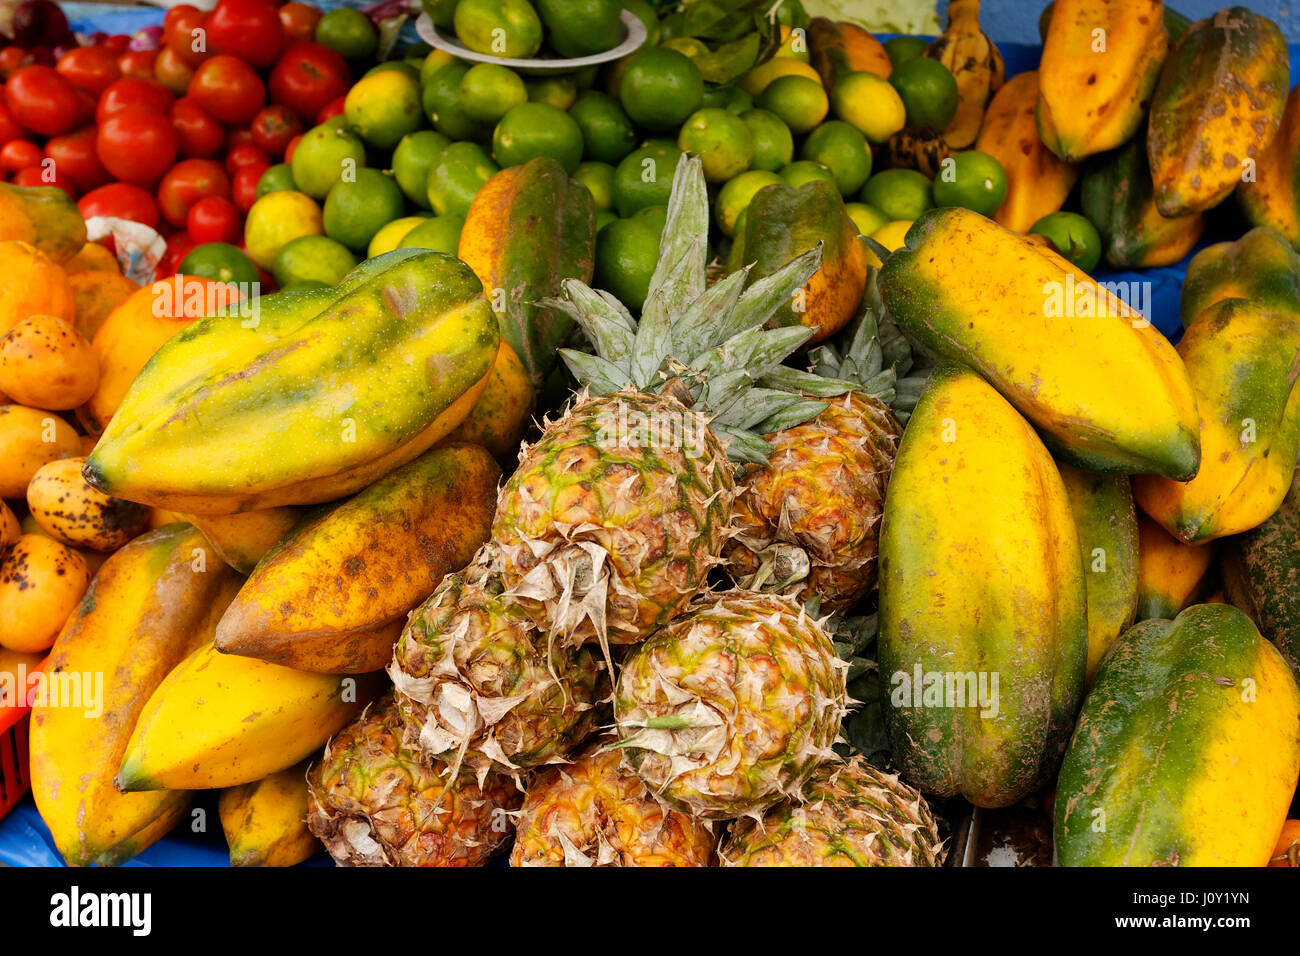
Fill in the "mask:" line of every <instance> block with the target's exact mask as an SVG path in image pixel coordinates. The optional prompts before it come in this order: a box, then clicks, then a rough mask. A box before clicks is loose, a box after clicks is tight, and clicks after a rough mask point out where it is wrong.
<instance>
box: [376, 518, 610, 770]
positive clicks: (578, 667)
mask: <svg viewBox="0 0 1300 956" xmlns="http://www.w3.org/2000/svg"><path fill="white" fill-rule="evenodd" d="M495 557H496V550H495V547H494V545H492V544H491V543H490V542H489V543H488V544H486V545H484V546H483V547H482V548H481V549H480V550H479V553H478V555H476V556H475V559H474V561H473V562H472V563H471V564H470V566H469V567H468V568H466V569H465V570H464V571H461V572H460V573H458V574H451V575H448V576H447V577H445V578H443V580H442V583H441V584H439V586H438V588H437V590H435V591H434V593H433V595H432V596H431V597H430V598H429V599H428V600H427V601H425V602H424V604H423V605H421V606H420V607H419V608H417V609H416V610H415V611H414V612H413V613H412V614H411V617H410V620H409V622H408V623H407V625H406V628H405V630H403V632H402V636H401V637H400V638H399V639H398V642H397V646H396V648H395V650H394V654H393V663H392V665H391V666H390V667H389V674H390V675H391V676H392V678H393V684H394V686H395V687H396V688H397V692H398V693H397V702H398V709H399V712H400V713H401V715H402V720H403V722H404V723H405V724H406V727H407V731H408V741H407V742H408V743H410V744H412V745H413V746H414V745H418V746H419V747H420V748H422V749H423V750H424V752H425V753H426V754H427V755H428V756H430V757H433V758H435V759H438V760H441V761H443V762H445V763H449V764H451V765H452V767H453V771H455V770H459V768H460V766H461V764H462V763H464V764H465V765H467V766H470V767H472V768H474V769H476V770H478V771H480V772H483V771H486V770H488V769H489V768H492V767H494V766H495V767H496V768H497V769H499V770H507V771H517V770H519V769H521V768H527V767H535V766H537V765H539V764H543V763H548V762H551V761H557V760H562V759H563V758H564V756H565V755H566V754H567V753H568V752H569V750H571V749H573V748H574V747H576V746H577V745H578V744H579V743H581V742H582V739H583V738H584V737H586V736H587V735H588V734H590V733H591V731H592V730H594V729H595V726H596V721H597V715H598V711H597V709H596V703H597V701H599V700H601V699H602V698H603V697H605V696H606V695H607V693H608V689H609V680H608V678H607V677H606V675H605V673H604V668H605V665H604V664H603V663H602V662H600V661H598V659H597V657H596V656H595V655H593V654H592V652H591V650H590V648H586V647H582V648H577V649H571V648H561V647H559V646H554V647H551V648H549V649H548V646H547V641H546V637H545V635H543V634H541V633H540V632H539V631H537V630H536V628H534V627H533V625H532V622H531V621H530V620H529V618H528V616H527V615H526V614H525V613H524V611H523V609H522V608H520V607H519V605H518V604H517V603H515V602H514V601H513V600H512V599H511V598H510V596H509V595H508V594H505V593H503V591H504V588H503V587H502V586H501V580H500V575H499V574H497V572H496V571H495V570H494V569H493V567H492V565H493V562H494V560H495ZM415 738H418V739H415Z"/></svg>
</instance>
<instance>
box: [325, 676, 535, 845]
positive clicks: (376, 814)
mask: <svg viewBox="0 0 1300 956" xmlns="http://www.w3.org/2000/svg"><path fill="white" fill-rule="evenodd" d="M402 733H403V727H402V721H401V718H400V717H399V716H398V713H397V705H396V702H395V701H394V700H393V696H392V695H391V694H389V695H386V696H385V697H384V698H381V700H379V701H378V702H376V703H375V704H373V705H372V706H371V707H368V708H367V709H366V711H365V712H363V713H362V715H361V716H360V717H358V718H357V719H356V720H355V721H353V722H352V723H351V724H349V725H348V726H347V727H345V728H344V729H343V730H341V731H340V732H339V733H338V735H337V736H336V737H335V738H334V739H333V740H332V741H330V743H329V745H328V746H327V747H326V748H325V754H324V756H323V757H322V758H321V760H320V761H319V762H318V763H317V764H316V765H315V766H313V767H312V768H311V770H310V771H309V773H308V775H307V787H308V799H307V826H308V828H309V829H310V830H311V832H312V833H314V834H315V835H316V836H317V837H319V838H320V840H321V841H322V842H323V843H324V844H325V848H326V849H327V850H329V852H330V855H331V856H332V857H334V859H335V861H336V862H337V863H338V864H339V865H341V866H482V865H483V864H484V863H485V862H487V860H488V859H489V858H491V856H492V855H493V854H494V853H495V852H496V851H497V850H498V849H500V848H501V847H502V845H503V844H504V843H505V841H506V839H507V838H508V837H509V836H510V831H511V829H512V825H511V818H510V814H511V813H512V812H513V811H514V810H515V809H516V808H517V807H518V806H519V803H520V801H521V799H522V794H520V793H519V790H518V788H517V787H516V786H515V783H514V781H513V780H512V779H511V778H510V777H508V776H505V775H503V774H498V773H488V774H486V775H485V779H484V780H483V781H482V782H481V783H480V782H479V781H477V780H476V779H475V776H474V774H473V773H471V772H470V771H469V770H468V768H467V769H465V770H463V771H460V772H458V773H451V772H450V771H449V770H448V768H447V767H446V766H442V765H438V764H430V763H428V762H427V761H426V760H425V758H424V757H423V756H422V755H421V754H420V753H419V751H417V750H412V749H410V748H408V747H406V746H405V745H404V744H403V743H402Z"/></svg>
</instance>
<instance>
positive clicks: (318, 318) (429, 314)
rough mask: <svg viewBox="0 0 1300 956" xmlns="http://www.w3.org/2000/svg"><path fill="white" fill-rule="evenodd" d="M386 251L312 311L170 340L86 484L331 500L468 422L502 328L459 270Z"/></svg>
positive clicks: (131, 492) (240, 500)
mask: <svg viewBox="0 0 1300 956" xmlns="http://www.w3.org/2000/svg"><path fill="white" fill-rule="evenodd" d="M408 251H409V250H408ZM389 255H390V256H394V257H395V258H394V259H391V260H389V262H390V263H394V264H391V265H389V266H388V267H386V268H385V267H384V266H383V265H379V266H373V267H372V274H369V275H367V276H365V277H364V278H362V279H360V280H353V281H351V282H346V283H345V285H346V286H347V288H346V289H345V291H344V292H343V294H342V295H341V296H339V297H338V298H336V299H334V300H333V301H332V302H330V303H329V304H327V305H326V306H325V307H324V308H323V309H322V310H321V311H319V312H318V313H317V314H315V315H312V316H310V317H308V318H305V319H303V318H302V316H301V315H299V314H298V313H297V311H296V308H295V307H288V306H286V307H284V308H283V311H284V312H285V313H286V316H281V317H280V318H279V319H278V320H275V321H270V322H268V316H267V314H266V313H267V312H268V305H267V304H265V303H263V304H262V305H261V306H260V309H259V310H258V311H257V312H256V313H255V314H254V315H252V316H250V317H249V318H247V319H246V320H245V321H246V322H247V323H249V324H252V325H253V326H254V327H253V328H251V329H247V330H244V334H240V335H236V336H233V337H232V340H231V341H230V342H229V343H228V344H217V343H214V328H213V326H216V327H218V328H221V329H229V328H230V326H231V323H232V319H231V317H230V316H229V315H223V316H219V317H216V318H214V319H205V320H201V321H200V322H198V323H195V327H196V328H197V329H198V331H197V332H196V333H194V334H192V335H191V334H182V335H177V336H175V337H174V338H172V339H170V340H169V341H168V342H166V343H165V344H164V345H163V347H162V348H161V349H159V350H158V352H157V353H156V354H155V355H154V357H153V358H152V359H151V360H150V362H149V364H148V365H146V366H145V369H144V371H143V372H142V373H141V375H140V376H139V377H138V378H137V379H136V381H135V382H134V383H132V385H131V388H130V390H129V391H128V392H127V396H126V399H125V400H124V401H123V403H122V406H121V408H119V410H118V413H117V414H116V415H114V416H113V419H112V421H111V423H110V424H109V427H108V429H107V430H106V431H105V432H104V435H103V436H102V437H101V438H100V440H99V444H97V445H96V446H95V449H94V451H93V452H91V454H90V456H89V458H88V460H87V462H86V466H85V470H84V474H85V477H86V479H87V481H89V482H90V483H91V484H92V485H93V486H94V487H96V488H99V489H100V490H101V491H105V492H107V493H108V494H112V495H116V496H117V497H119V498H126V499H128V500H132V501H140V502H143V503H145V504H151V505H154V506H156V507H161V508H167V509H169V510H174V511H179V512H182V513H186V514H231V513H234V512H237V511H248V510H254V509H258V508H271V507H277V506H280V505H293V504H315V503H319V502H322V501H331V500H334V499H337V498H340V497H343V496H345V495H348V494H351V493H352V492H354V491H357V490H359V489H360V488H363V487H365V486H366V485H368V484H370V483H371V482H373V481H375V480H376V479H377V478H380V477H382V476H383V475H385V474H387V473H388V472H389V471H392V470H393V469H394V468H396V467H398V466H400V465H403V464H405V463H406V462H408V461H410V460H412V459H414V458H416V457H417V456H418V455H420V454H421V453H422V452H424V451H425V450H426V449H428V448H429V447H430V446H432V445H433V444H434V443H435V442H437V441H438V440H439V439H440V438H442V437H444V436H445V435H446V434H447V433H448V432H450V431H451V430H452V429H454V428H455V427H456V426H457V425H459V424H460V422H461V421H462V420H463V419H464V418H465V416H466V415H467V414H469V410H470V409H471V408H472V407H473V405H474V402H475V401H476V400H477V399H478V396H479V393H480V392H481V391H482V390H483V387H484V386H485V385H486V383H487V378H488V372H489V371H490V370H491V367H492V363H493V361H494V360H495V358H496V352H497V346H498V343H499V342H500V334H499V332H498V330H497V323H496V320H495V319H494V318H493V315H492V311H491V309H490V308H489V306H488V303H487V300H486V299H484V297H483V294H482V293H483V288H482V286H481V285H480V284H479V281H478V279H476V278H475V277H474V274H473V273H472V272H471V271H470V269H469V268H468V267H467V266H466V265H465V264H464V263H462V262H460V261H459V260H457V259H455V258H454V257H452V256H448V255H444V254H442V253H437V252H427V251H420V252H417V253H416V254H415V255H403V254H401V253H390V254H389ZM380 258H381V259H383V258H387V257H380ZM374 261H375V262H376V263H377V262H379V260H374ZM294 294H295V295H311V293H294ZM282 295H283V293H282ZM273 298H274V297H273ZM272 308H276V306H274V304H272ZM296 320H300V321H296ZM209 323H211V324H209ZM267 326H270V328H267ZM213 345H215V346H216V347H215V348H210V346H213Z"/></svg>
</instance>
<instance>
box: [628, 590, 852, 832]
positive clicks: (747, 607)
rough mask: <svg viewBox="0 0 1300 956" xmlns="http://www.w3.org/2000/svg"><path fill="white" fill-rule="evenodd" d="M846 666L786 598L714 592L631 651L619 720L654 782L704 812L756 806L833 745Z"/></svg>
mask: <svg viewBox="0 0 1300 956" xmlns="http://www.w3.org/2000/svg"><path fill="white" fill-rule="evenodd" d="M847 668H848V665H847V663H845V662H844V661H841V660H840V659H839V658H838V657H837V656H836V654H835V648H834V646H833V645H832V643H831V640H830V638H829V637H828V636H827V635H826V633H825V632H824V631H823V630H822V628H821V627H820V626H819V625H818V623H817V622H816V621H814V620H813V619H812V618H810V617H809V616H808V615H807V613H806V612H805V611H804V608H803V607H802V606H801V605H798V604H796V603H795V602H793V601H792V600H790V599H789V598H786V597H782V596H780V595H776V594H764V593H757V592H751V591H739V590H736V591H727V592H723V593H722V594H718V595H706V596H704V597H702V598H700V599H699V600H698V601H696V602H695V603H694V604H693V605H692V606H691V608H690V610H689V611H688V613H687V614H686V615H684V616H682V617H681V618H679V619H677V620H676V621H674V622H673V623H672V624H670V625H669V626H668V627H666V628H664V629H663V630H661V631H660V632H659V633H657V634H656V635H655V636H654V637H652V638H650V640H648V641H646V642H645V643H644V644H642V645H641V646H639V647H637V648H634V649H633V650H632V652H631V653H630V654H629V655H628V657H627V659H626V660H625V661H624V663H623V668H622V671H621V673H620V675H619V680H618V686H617V689H616V691H615V696H614V717H615V723H616V725H617V728H618V734H619V737H620V738H621V739H622V741H623V746H624V750H625V753H626V754H627V756H628V760H629V762H630V763H631V765H632V767H633V769H634V770H635V771H636V772H637V774H638V776H640V777H641V779H642V780H644V781H645V782H646V785H647V786H648V787H649V788H650V790H651V792H653V793H656V794H658V795H660V796H662V797H664V798H665V799H666V800H668V801H669V802H670V803H672V804H673V805H674V806H676V807H679V808H681V809H683V810H686V811H687V812H689V813H692V814H694V815H696V816H699V817H701V818H703V819H709V820H720V819H728V818H731V817H738V816H740V815H742V814H752V813H756V812H758V811H761V810H764V809H766V808H767V807H769V806H771V805H772V804H774V803H776V802H778V801H779V800H781V799H782V798H784V797H788V796H792V795H794V794H797V793H798V792H799V789H800V787H801V786H802V785H803V783H804V782H805V781H806V780H807V779H808V776H809V775H810V774H811V773H812V772H813V770H814V769H815V768H816V766H817V765H818V764H819V763H821V762H823V761H825V760H827V759H830V758H831V757H832V756H833V751H832V750H831V745H832V744H833V743H834V742H835V739H836V736H837V734H838V730H839V724H840V719H841V717H843V715H844V712H845V705H846V698H847V695H846V691H845V677H846V671H847ZM648 724H653V725H655V726H648Z"/></svg>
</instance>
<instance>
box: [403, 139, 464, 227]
mask: <svg viewBox="0 0 1300 956" xmlns="http://www.w3.org/2000/svg"><path fill="white" fill-rule="evenodd" d="M449 145H451V140H449V139H448V138H447V137H446V136H443V135H442V134H441V133H439V132H437V131H436V130H431V129H422V130H420V131H418V132H415V133H407V134H406V135H405V136H403V137H402V141H401V142H400V143H398V144H397V149H395V150H393V178H394V179H396V180H397V185H398V186H400V187H401V190H402V192H403V193H404V194H405V195H406V198H407V199H409V200H410V201H411V202H413V203H415V204H416V205H417V206H420V207H421V208H424V209H428V208H429V194H428V191H427V190H426V184H427V183H428V181H429V167H430V166H432V165H433V161H434V160H435V159H437V158H438V154H439V153H441V152H442V151H443V150H444V149H446V148H447V147H448V146H449Z"/></svg>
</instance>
